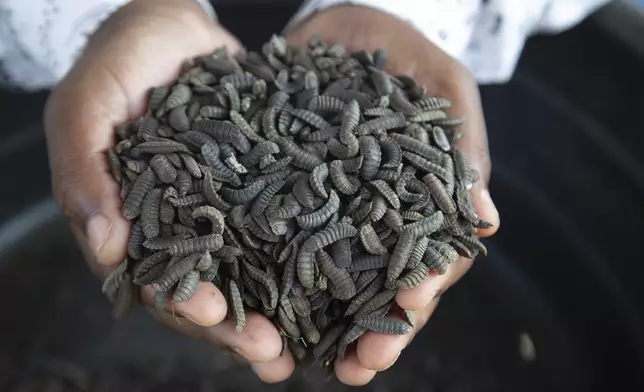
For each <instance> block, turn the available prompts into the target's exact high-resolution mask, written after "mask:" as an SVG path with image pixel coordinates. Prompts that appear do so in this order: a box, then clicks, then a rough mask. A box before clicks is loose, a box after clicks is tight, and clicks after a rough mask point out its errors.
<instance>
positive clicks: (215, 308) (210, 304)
mask: <svg viewBox="0 0 644 392" xmlns="http://www.w3.org/2000/svg"><path fill="white" fill-rule="evenodd" d="M141 298H142V300H143V303H145V304H147V305H150V306H153V305H154V289H153V288H152V287H151V286H144V287H143V288H142V289H141ZM227 309H228V308H227V305H226V299H225V298H224V296H223V294H222V293H221V291H219V289H217V288H216V287H215V286H214V285H213V284H212V283H210V282H199V284H198V285H197V291H195V293H194V294H193V295H192V297H190V298H189V299H188V300H187V301H185V302H173V301H170V300H168V301H167V303H166V308H165V310H166V311H167V312H169V313H171V314H175V315H180V316H183V317H185V318H187V319H188V320H190V321H192V322H193V323H195V324H197V325H200V326H204V327H208V326H213V325H216V324H219V323H220V322H222V320H224V318H225V317H226V312H227Z"/></svg>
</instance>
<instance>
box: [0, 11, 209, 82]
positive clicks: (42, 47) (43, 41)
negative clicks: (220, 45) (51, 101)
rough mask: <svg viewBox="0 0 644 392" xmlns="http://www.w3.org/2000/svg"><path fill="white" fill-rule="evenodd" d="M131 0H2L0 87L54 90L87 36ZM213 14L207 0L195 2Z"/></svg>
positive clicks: (0, 13)
mask: <svg viewBox="0 0 644 392" xmlns="http://www.w3.org/2000/svg"><path fill="white" fill-rule="evenodd" d="M129 1H130V0H26V1H25V0H0V87H13V88H19V89H23V90H38V89H45V88H51V87H53V86H54V85H56V84H57V83H58V81H59V80H60V79H61V78H62V77H63V76H64V75H65V74H66V73H67V71H68V70H69V69H70V68H71V66H72V65H73V64H74V62H75V61H76V58H77V56H78V55H79V54H80V52H81V51H82V50H83V48H84V47H85V44H86V43H87V39H88V38H89V36H90V35H91V34H93V33H94V31H96V29H97V28H98V27H99V26H100V25H101V23H103V21H104V20H106V19H107V18H108V17H109V16H110V15H111V14H112V13H113V12H114V11H116V10H117V9H119V8H120V7H122V6H123V5H124V4H126V3H128V2H129ZM196 1H198V2H199V3H200V4H201V5H202V7H203V8H204V10H205V11H206V12H207V13H208V14H209V15H210V16H211V17H212V18H215V17H216V16H215V13H214V10H213V8H212V7H211V6H210V4H209V2H208V0H196Z"/></svg>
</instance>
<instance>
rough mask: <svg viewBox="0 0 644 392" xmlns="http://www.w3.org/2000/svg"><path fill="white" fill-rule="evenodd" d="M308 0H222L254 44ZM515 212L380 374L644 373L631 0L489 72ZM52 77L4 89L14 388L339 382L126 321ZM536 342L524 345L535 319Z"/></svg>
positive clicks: (486, 91)
mask: <svg viewBox="0 0 644 392" xmlns="http://www.w3.org/2000/svg"><path fill="white" fill-rule="evenodd" d="M294 9H295V5H294V4H289V2H285V3H283V4H282V3H278V4H273V3H272V2H271V5H270V6H268V5H261V4H260V5H252V6H249V5H248V1H244V2H224V3H222V4H221V5H218V7H217V12H218V15H219V17H220V19H221V21H222V22H223V23H224V24H225V25H226V26H228V27H229V28H230V29H231V30H232V31H233V33H235V34H237V35H238V36H239V37H240V38H241V39H242V41H244V42H245V43H246V44H247V46H249V47H250V48H257V47H258V46H259V45H260V44H261V43H262V42H264V41H265V40H266V39H267V38H268V37H269V36H270V34H272V33H273V32H276V31H279V29H280V28H281V26H283V25H284V23H285V22H286V21H287V19H288V18H289V17H290V15H292V13H293V11H294ZM481 94H482V97H483V105H484V110H485V115H486V121H487V128H488V134H489V139H490V146H491V153H492V161H493V164H494V166H493V176H492V182H491V193H492V195H493V197H494V199H495V202H496V203H497V206H498V207H499V210H500V212H501V218H502V226H501V229H500V231H499V233H498V234H497V235H496V236H495V237H494V238H492V239H490V240H488V241H487V242H486V244H487V245H488V247H489V249H490V254H491V256H490V257H489V258H488V259H484V258H480V259H477V262H476V263H475V265H474V267H473V268H472V270H471V271H470V273H468V275H467V276H466V277H465V278H464V279H463V280H462V281H461V282H459V283H458V284H457V285H456V286H455V287H454V288H453V289H452V290H450V291H449V292H448V293H446V294H445V295H444V297H443V301H442V303H441V306H440V307H439V310H438V311H437V312H436V314H435V316H434V317H433V318H432V320H430V322H429V324H428V326H427V327H426V328H425V329H424V330H423V332H422V333H420V334H419V336H418V337H417V338H416V340H415V341H414V343H413V344H412V345H411V346H410V347H409V348H408V349H407V350H405V351H404V352H403V355H402V356H401V357H400V359H399V361H398V362H397V364H396V365H395V366H394V367H392V368H391V369H390V370H388V371H386V372H384V373H383V374H381V375H379V376H377V378H376V379H375V381H374V382H372V383H371V384H369V385H368V386H367V387H365V388H364V389H365V390H369V391H388V390H406V391H415V390H418V391H450V392H451V391H463V392H465V391H544V390H549V391H568V392H570V391H636V390H644V389H642V388H644V383H643V381H642V377H643V374H644V334H643V331H644V322H643V319H644V312H643V309H644V306H643V305H644V285H643V284H641V283H640V282H641V280H642V278H641V276H642V272H644V267H643V263H644V258H643V257H642V255H641V249H640V248H641V243H642V240H644V223H643V222H644V203H643V201H644V170H643V169H644V155H643V154H642V153H641V150H642V148H643V147H644V132H643V131H644V126H643V125H644V120H643V119H644V116H643V115H642V112H643V111H644V17H643V16H642V14H641V13H640V12H639V11H638V10H636V9H635V8H632V7H629V6H628V5H625V4H624V3H623V2H616V3H614V4H612V5H609V6H607V7H606V8H604V9H602V10H601V11H599V12H598V13H597V14H595V15H593V16H591V17H590V18H589V19H588V20H586V21H585V22H583V23H582V24H581V25H579V26H577V27H575V28H574V29H572V30H570V31H567V32H565V33H563V34H560V35H557V36H549V37H535V38H532V39H530V41H529V42H528V44H527V47H526V49H525V52H524V54H523V56H522V58H521V61H520V64H519V66H518V69H517V71H516V75H515V77H514V78H513V79H512V81H511V82H509V83H508V84H506V85H502V86H486V87H482V89H481ZM46 96H47V94H46V93H39V94H18V93H8V92H0V124H1V127H0V163H2V164H1V165H0V174H1V177H0V178H2V190H3V193H2V203H0V306H1V307H2V310H3V317H2V323H0V390H8V391H36V390H38V391H40V390H43V391H59V390H101V391H114V390H117V388H120V389H123V390H128V391H133V390H141V391H143V390H203V391H207V390H217V391H252V390H258V389H260V388H261V389H262V390H266V391H300V390H309V391H318V390H319V391H322V390H330V388H331V387H337V386H338V385H337V382H335V381H331V382H328V383H327V382H325V379H324V378H323V377H322V376H321V375H319V374H317V373H316V372H315V371H314V370H311V371H309V372H308V373H307V374H306V375H301V374H298V375H296V376H294V377H293V378H292V379H291V380H290V381H289V382H287V383H283V384H280V385H276V386H263V385H262V384H261V383H260V382H259V381H257V380H256V379H255V378H254V377H253V376H252V375H251V374H250V372H249V371H248V370H247V369H244V368H243V367H239V366H238V365H236V364H234V362H232V361H231V360H230V359H229V358H228V357H226V356H224V355H222V354H219V353H218V352H217V351H215V350H214V349H211V348H209V347H206V346H205V345H204V344H202V343H198V342H192V341H189V340H187V339H185V338H183V337H180V336H177V335H175V334H174V333H171V332H169V331H167V330H165V329H164V328H162V327H160V326H157V325H156V324H155V323H154V322H153V321H152V320H151V319H150V318H149V317H148V316H147V315H146V314H143V313H142V312H137V313H135V314H134V315H133V316H132V317H130V318H129V319H128V320H126V321H124V322H121V323H118V324H117V323H114V322H113V321H112V320H111V316H110V307H109V304H108V303H107V301H106V300H105V299H104V298H103V296H102V294H101V293H100V285H99V281H98V280H96V278H94V277H93V276H91V274H90V273H89V272H88V271H87V268H86V267H85V265H84V264H83V262H82V261H81V257H80V254H79V252H78V251H77V250H76V247H75V245H74V243H73V241H72V239H71V236H70V234H69V232H68V230H67V227H66V225H65V222H64V221H63V220H62V219H61V218H60V216H59V214H58V210H57V208H56V206H55V204H54V203H53V201H52V200H51V198H50V190H49V173H48V168H47V157H46V149H45V144H44V137H43V133H42V127H41V118H42V116H41V112H42V105H43V103H44V101H45V99H46ZM522 334H523V335H524V336H529V337H530V340H531V341H532V342H533V344H534V348H535V354H536V358H535V359H534V360H532V359H530V358H528V357H526V356H525V354H524V355H521V351H520V338H519V336H520V335H522Z"/></svg>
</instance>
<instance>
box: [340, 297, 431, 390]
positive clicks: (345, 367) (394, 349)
mask: <svg viewBox="0 0 644 392" xmlns="http://www.w3.org/2000/svg"><path fill="white" fill-rule="evenodd" d="M438 302H439V298H435V299H433V300H432V301H431V302H430V303H429V304H427V306H425V307H424V308H423V309H420V310H417V311H414V312H412V317H411V318H412V324H413V326H414V329H413V331H412V332H410V333H409V334H406V335H388V334H382V333H379V332H372V331H368V332H366V333H365V334H364V335H363V336H362V337H360V339H359V340H358V345H357V348H356V349H352V350H350V351H349V352H348V353H347V355H346V356H345V357H344V359H343V360H342V361H339V362H337V363H336V364H335V373H336V377H337V378H338V380H340V382H342V383H343V384H346V385H350V386H362V385H366V384H367V383H369V382H370V381H371V380H372V379H373V378H374V377H375V375H376V373H377V372H379V371H383V370H387V369H389V368H390V367H391V366H392V365H393V364H394V363H395V362H396V360H397V359H398V357H400V354H401V352H402V350H403V349H404V348H405V347H407V346H408V345H409V343H410V342H411V340H412V339H413V338H414V336H415V335H416V334H417V333H418V331H420V330H421V329H422V328H423V327H424V326H425V324H426V323H427V321H428V320H429V317H430V316H431V315H432V314H433V313H434V310H435V309H436V307H437V306H438ZM390 316H392V317H397V318H402V316H401V315H400V314H397V313H395V312H394V313H393V314H391V315H390Z"/></svg>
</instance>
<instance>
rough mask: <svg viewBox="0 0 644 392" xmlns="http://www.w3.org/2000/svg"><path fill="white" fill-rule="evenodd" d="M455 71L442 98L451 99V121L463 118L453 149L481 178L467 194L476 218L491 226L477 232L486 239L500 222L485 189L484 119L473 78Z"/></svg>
mask: <svg viewBox="0 0 644 392" xmlns="http://www.w3.org/2000/svg"><path fill="white" fill-rule="evenodd" d="M454 69H456V71H455V72H454V73H453V74H452V78H453V79H452V80H453V81H455V83H449V84H448V86H450V88H448V89H449V90H450V91H448V92H447V93H446V95H445V96H447V97H450V99H452V108H451V111H450V114H451V115H452V116H453V117H461V116H463V117H465V123H463V125H461V127H460V129H459V130H460V132H461V134H462V138H461V139H460V140H459V141H458V143H457V144H456V148H458V149H460V150H461V151H462V152H463V154H464V155H465V157H466V158H467V161H468V165H469V167H470V168H471V169H474V170H476V171H477V172H478V173H479V175H480V179H479V180H478V181H476V182H474V184H473V186H472V189H471V190H470V194H471V196H472V202H473V203H474V207H475V209H476V213H477V215H478V216H479V218H480V219H483V220H485V221H487V222H489V223H491V224H492V227H490V228H487V229H479V230H478V232H477V235H479V236H481V237H489V236H491V235H493V234H494V233H495V232H496V231H497V230H498V228H499V224H500V218H499V212H498V211H497V209H496V206H495V205H494V202H493V201H492V197H491V196H490V191H489V189H488V184H489V181H490V171H491V161H490V151H489V149H488V141H487V132H486V129H485V119H484V117H483V110H482V108H481V100H480V95H479V91H478V87H477V85H476V83H475V81H474V78H473V77H472V76H471V74H470V73H469V72H468V71H467V70H466V69H464V68H463V67H454Z"/></svg>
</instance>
